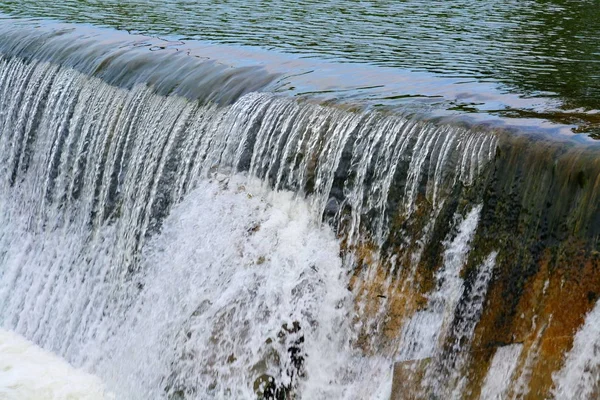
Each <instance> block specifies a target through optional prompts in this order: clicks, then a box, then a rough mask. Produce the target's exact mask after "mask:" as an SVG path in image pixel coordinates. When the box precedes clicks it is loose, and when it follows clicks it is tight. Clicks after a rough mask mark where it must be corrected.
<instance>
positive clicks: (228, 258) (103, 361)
mask: <svg viewBox="0 0 600 400" xmlns="http://www.w3.org/2000/svg"><path fill="white" fill-rule="evenodd" d="M152 68H154V67H152ZM209 97H210V96H209ZM0 117H1V118H0V265H1V267H2V268H1V269H0V304H1V305H2V307H1V308H0V326H2V327H4V328H6V329H10V330H13V331H15V332H17V333H19V334H20V335H23V336H24V337H26V338H27V339H29V340H31V341H32V342H34V343H36V344H37V345H39V346H41V347H42V348H44V349H45V350H47V351H51V352H53V353H55V354H57V355H59V356H61V357H63V358H65V359H66V360H67V361H68V362H70V363H71V364H72V365H74V366H75V367H83V368H84V369H85V370H87V371H91V372H93V373H95V374H97V375H98V376H100V377H101V378H102V379H103V381H104V382H105V384H106V385H107V386H108V387H109V388H110V389H111V390H113V391H114V392H115V393H118V394H119V396H120V397H121V398H124V399H138V398H139V399H146V398H161V397H163V398H165V397H166V398H179V397H181V396H185V398H186V399H189V398H200V399H203V398H207V397H209V398H210V397H214V398H228V397H238V398H248V397H253V396H255V393H256V392H265V391H266V392H269V391H271V392H274V395H276V396H277V395H283V394H285V393H288V392H290V391H291V392H294V393H295V394H296V395H297V396H299V397H300V398H307V399H312V398H349V399H350V398H352V399H354V398H385V397H386V396H389V391H390V389H391V372H392V364H393V359H394V356H395V355H393V354H392V355H390V354H377V353H375V354H363V353H361V352H360V351H359V350H358V348H357V346H355V341H356V331H355V329H356V326H355V325H353V319H354V318H355V317H356V315H355V314H356V313H357V312H358V313H360V310H358V311H357V310H356V307H355V304H354V302H353V300H354V293H352V292H350V291H349V290H348V284H349V279H350V275H351V274H352V273H353V268H354V267H355V265H354V258H353V257H352V254H351V251H347V252H346V254H343V252H342V250H341V248H340V243H339V241H338V238H337V235H343V236H344V237H345V238H346V239H347V240H346V246H347V248H350V249H352V248H353V246H354V245H359V244H360V243H361V242H362V240H363V237H364V236H365V235H368V236H370V237H371V239H372V241H373V242H374V243H376V244H377V245H382V244H383V243H384V242H385V241H386V239H387V237H388V235H389V225H390V220H391V218H392V216H393V215H394V214H397V213H401V214H402V215H405V216H410V215H411V214H412V213H414V212H415V210H416V201H417V198H419V197H421V198H422V199H425V200H426V201H427V202H428V204H431V207H432V210H433V211H432V219H434V218H435V216H436V215H437V214H436V212H437V211H438V210H439V209H440V207H441V205H442V204H443V203H444V199H445V198H446V197H447V195H448V193H449V192H450V191H451V190H452V187H454V186H455V185H463V186H469V185H471V184H472V183H473V180H474V178H475V177H476V175H477V174H478V173H480V172H481V171H482V169H483V167H484V165H485V164H486V162H488V161H489V160H490V159H491V158H492V157H493V156H494V152H495V149H496V139H495V137H494V136H493V135H492V134H489V133H482V132H477V131H476V130H468V129H463V128H457V127H450V126H446V127H440V126H437V125H434V124H429V123H423V122H418V121H416V120H411V119H407V118H404V117H400V116H390V115H382V114H378V113H374V112H355V111H347V110H343V109H339V108H334V107H325V106H321V105H316V104H310V103H299V102H296V101H293V100H291V99H288V98H282V97H277V96H274V95H272V94H267V93H248V94H245V95H243V96H241V97H239V98H236V100H235V101H232V103H231V104H221V105H216V104H214V103H210V102H208V103H207V102H200V101H190V100H189V99H186V98H183V97H178V96H170V97H165V96H161V95H159V94H158V93H157V92H156V91H153V90H151V88H149V87H148V86H147V85H145V84H137V85H134V86H132V87H130V88H127V87H117V86H112V85H109V84H107V83H106V82H105V81H103V80H101V79H98V78H91V77H89V76H87V75H85V74H83V73H81V72H78V71H76V70H74V69H70V68H66V67H61V66H58V65H55V64H52V63H49V62H40V61H37V60H35V59H27V60H24V59H21V58H18V57H8V56H2V58H0ZM479 211H480V208H479V207H475V208H474V209H473V210H472V211H471V212H470V213H469V214H468V215H467V216H466V217H465V218H464V220H463V221H462V222H461V223H459V225H460V226H459V227H458V235H457V236H456V237H455V238H450V239H451V241H450V242H449V243H448V244H447V247H446V249H447V250H446V253H445V255H444V268H443V269H442V270H441V271H440V272H439V274H438V290H437V291H436V293H434V294H432V295H431V298H430V307H429V308H430V312H431V313H433V314H432V315H434V318H433V319H435V322H436V324H437V325H436V327H437V328H436V333H435V334H434V335H430V336H432V337H431V341H432V342H435V340H436V339H435V338H436V337H437V336H439V332H438V331H441V330H444V331H446V330H448V329H449V327H450V323H451V322H452V321H453V319H452V314H453V313H454V312H455V310H457V307H456V305H457V303H458V302H459V301H460V300H461V296H462V295H463V284H462V279H461V278H460V277H459V273H460V270H461V268H462V266H463V264H464V260H465V257H466V255H467V254H468V251H469V240H470V238H471V237H472V235H473V233H474V232H475V229H476V226H477V216H478V215H479ZM323 220H325V221H326V222H328V224H325V225H323V224H322V221H323ZM422 240H427V237H424V238H422ZM414 258H415V260H416V259H417V258H418V256H415V257H414ZM417 261H418V260H417ZM492 264H493V262H492V263H491V264H490V265H492ZM486 265H487V264H486ZM404 267H406V268H408V267H410V266H399V267H398V268H404ZM492 267H493V265H492V266H490V268H492ZM482 271H483V269H482ZM482 274H483V272H482ZM487 276H488V275H485V274H483V275H481V279H479V278H477V282H479V281H480V280H481V281H482V282H484V281H485V282H484V283H485V285H484V284H482V285H480V286H481V288H480V289H481V290H480V291H479V292H477V293H480V292H481V293H484V292H485V289H486V287H487V280H486V279H487V278H486V277H487ZM478 287H479V286H478ZM469 293H470V292H469ZM467 294H468V293H467ZM478 299H479V297H477V296H475V297H473V299H471V300H473V301H474V302H475V303H477V301H479V300H478ZM471 300H469V301H471ZM476 300H477V301H476ZM475 303H473V304H475ZM477 304H479V303H477ZM359 316H360V315H359ZM361 317H362V316H361ZM478 317H479V316H478V315H477V316H474V318H475V320H474V322H473V323H476V319H477V318H478ZM440 321H441V322H440ZM413 347H414V346H413ZM402 351H403V350H402ZM411 357H413V356H411ZM270 382H271V383H272V384H270ZM271 394H273V393H271Z"/></svg>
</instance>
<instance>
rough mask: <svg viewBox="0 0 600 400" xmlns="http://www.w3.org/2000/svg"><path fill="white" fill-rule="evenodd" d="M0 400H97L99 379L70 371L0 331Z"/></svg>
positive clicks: (50, 356)
mask: <svg viewBox="0 0 600 400" xmlns="http://www.w3.org/2000/svg"><path fill="white" fill-rule="evenodd" d="M0 398H1V399H3V400H101V399H112V398H114V397H112V396H110V395H109V394H107V393H105V390H104V387H103V384H102V382H101V381H100V379H99V378H98V377H96V376H94V375H90V374H88V373H86V372H83V371H81V370H78V369H76V368H73V367H72V366H71V365H69V364H68V363H67V362H66V361H64V360H63V359H61V358H60V357H58V356H56V355H54V354H52V353H49V352H47V351H45V350H42V349H41V348H39V347H37V346H36V345H35V344H33V343H31V342H29V341H28V340H26V339H24V338H22V337H21V336H19V335H17V334H15V333H13V332H10V331H6V330H3V329H0Z"/></svg>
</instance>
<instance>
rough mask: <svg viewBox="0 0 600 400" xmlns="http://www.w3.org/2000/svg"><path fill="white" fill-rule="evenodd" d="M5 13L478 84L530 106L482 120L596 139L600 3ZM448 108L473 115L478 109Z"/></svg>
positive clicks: (148, 4)
mask: <svg viewBox="0 0 600 400" xmlns="http://www.w3.org/2000/svg"><path fill="white" fill-rule="evenodd" d="M0 11H2V12H5V13H9V14H11V15H20V16H37V17H43V18H54V19H60V20H65V21H70V22H88V23H93V24H100V25H105V26H111V27H116V28H119V29H124V30H128V31H130V32H135V33H142V34H148V35H155V36H161V35H165V36H168V37H170V38H173V39H177V40H182V41H188V40H190V39H195V40H208V41H212V42H217V43H222V44H223V43H224V44H236V45H251V46H260V47H263V48H266V49H277V50H283V51H285V52H291V53H297V54H300V55H302V56H307V57H313V56H317V57H318V58H321V59H335V60H336V61H343V62H360V63H369V64H375V65H378V66H385V67H392V68H402V69H404V70H406V69H409V70H413V71H422V72H429V73H434V74H437V75H441V76H442V77H444V78H448V79H450V80H451V81H452V84H453V85H463V84H464V85H469V84H472V82H474V81H475V82H478V83H482V82H484V83H486V84H491V85H492V86H494V87H499V90H500V91H501V92H504V93H510V94H515V95H518V96H520V97H523V98H526V99H529V100H530V101H529V103H530V104H528V105H527V106H526V107H525V108H522V107H521V108H519V110H521V111H519V112H517V113H516V114H517V115H515V112H514V110H510V111H506V110H505V108H507V107H505V106H506V104H502V105H501V107H500V108H498V109H494V108H493V107H492V109H489V110H487V111H488V112H492V113H496V114H506V115H507V116H511V117H515V116H516V117H519V118H521V117H529V115H526V114H527V113H528V112H531V111H532V110H533V111H534V112H535V113H539V112H545V113H546V114H547V113H548V111H551V114H550V115H544V116H542V118H545V119H550V120H553V121H555V122H560V123H567V124H579V127H578V128H576V129H578V130H579V131H581V132H586V131H589V130H593V129H594V127H596V128H595V129H598V128H597V127H598V121H597V120H598V119H599V118H598V115H591V116H590V112H592V113H593V112H594V110H598V109H600V7H598V3H597V1H596V0H529V1H523V0H507V1H502V2H497V1H489V0H485V1H477V2H473V1H467V0H456V1H452V2H449V1H443V0H433V1H423V0H407V1H403V2H383V1H350V0H341V1H338V0H336V1H325V2H323V1H316V0H307V1H304V2H288V1H282V0H271V1H257V0H249V1H241V0H230V1H218V2H217V1H208V0H200V1H189V0H178V1H175V0H165V1H146V0H126V1H122V0H105V1H102V2H99V1H88V0H65V1H62V2H58V3H56V4H55V3H54V2H52V3H50V2H39V1H36V0H17V1H14V0H0ZM486 87H487V85H484V86H483V88H486ZM409 94H410V95H415V94H417V95H420V94H428V93H409ZM402 95H405V94H402ZM532 99H533V100H532ZM535 99H539V102H538V103H541V104H542V105H543V106H542V110H540V109H539V108H540V106H539V104H536V101H535ZM549 99H550V100H555V101H548V100H549ZM548 104H551V106H548ZM455 106H456V108H457V109H459V110H461V111H467V112H469V111H472V110H471V109H470V108H472V107H476V106H477V102H474V104H470V103H469V102H468V101H467V102H460V104H456V105H455ZM523 110H525V111H526V112H522V111H523ZM565 112H566V114H565Z"/></svg>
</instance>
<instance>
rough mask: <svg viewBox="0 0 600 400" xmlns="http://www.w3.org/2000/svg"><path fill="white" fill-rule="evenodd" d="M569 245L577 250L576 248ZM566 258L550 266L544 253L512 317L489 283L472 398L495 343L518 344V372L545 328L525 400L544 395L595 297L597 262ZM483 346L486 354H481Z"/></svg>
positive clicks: (599, 289) (499, 285) (499, 289)
mask: <svg viewBox="0 0 600 400" xmlns="http://www.w3.org/2000/svg"><path fill="white" fill-rule="evenodd" d="M570 247H571V248H576V247H577V244H573V245H571V246H570ZM565 253H567V254H568V252H566V251H565ZM569 255H570V257H559V258H558V260H557V262H556V263H552V264H551V263H550V262H549V260H550V258H551V257H550V255H549V252H548V251H547V252H546V254H545V256H544V257H543V260H542V261H541V263H540V264H541V265H540V268H539V271H538V273H537V274H535V275H534V276H532V277H531V278H530V279H529V280H528V281H527V282H526V283H525V286H524V288H523V291H522V294H521V296H520V299H519V302H518V306H517V308H516V310H515V313H514V314H513V315H506V311H507V310H506V309H505V308H504V307H503V304H504V303H505V301H506V298H505V297H504V294H505V290H504V288H503V286H504V284H503V282H502V281H501V280H500V281H496V282H494V284H493V286H492V287H491V288H490V292H489V296H488V304H487V305H486V307H485V310H484V314H483V316H482V318H481V321H480V323H479V325H478V327H477V331H476V337H475V340H474V347H475V349H474V352H473V353H474V354H473V362H472V365H471V367H470V374H469V375H470V376H471V378H472V387H471V389H472V390H473V392H474V394H477V393H478V390H479V388H480V387H481V384H482V383H483V379H484V378H485V374H486V373H487V368H488V366H489V362H490V361H491V357H492V356H493V355H494V350H495V348H496V347H497V346H498V345H504V344H510V343H523V346H524V349H523V352H522V356H521V359H520V362H519V367H518V368H517V372H516V373H517V374H518V373H519V370H520V369H521V368H522V367H523V362H524V359H525V357H526V355H527V353H528V352H529V351H530V350H532V344H534V343H535V340H536V336H537V334H538V330H539V329H543V328H544V327H545V330H544V331H543V333H542V335H541V342H540V347H539V358H538V359H537V362H536V363H535V364H534V366H533V370H532V378H531V381H530V392H529V394H528V396H526V397H525V398H526V399H538V398H545V397H546V396H548V395H549V390H550V389H551V386H552V373H553V372H555V371H557V370H558V369H559V368H560V367H561V365H562V360H563V357H564V354H565V353H566V352H568V351H569V349H570V348H571V345H572V342H573V336H574V334H575V332H576V331H577V330H578V328H579V327H580V326H581V325H582V324H583V322H584V318H585V315H586V314H587V312H588V311H590V310H591V308H592V307H593V306H594V304H595V301H596V297H597V294H598V293H600V261H599V260H598V258H597V257H591V258H590V257H589V255H586V254H584V253H582V252H578V253H577V254H575V255H573V254H569ZM498 267H500V268H502V267H501V266H498ZM544 289H545V290H544ZM515 295H519V294H518V293H515ZM533 321H535V325H534V324H533ZM486 348H489V349H490V350H491V351H486V350H485V349H486ZM476 349H479V351H477V350H476ZM476 397H477V396H476V395H475V396H474V398H476Z"/></svg>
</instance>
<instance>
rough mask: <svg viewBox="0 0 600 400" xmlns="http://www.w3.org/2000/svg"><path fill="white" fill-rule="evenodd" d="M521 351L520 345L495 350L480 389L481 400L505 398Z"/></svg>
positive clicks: (521, 346)
mask: <svg viewBox="0 0 600 400" xmlns="http://www.w3.org/2000/svg"><path fill="white" fill-rule="evenodd" d="M522 349H523V345H522V344H511V345H509V346H502V347H498V349H496V353H495V354H494V357H493V358H492V364H491V366H490V368H489V370H488V373H487V375H486V376H485V380H484V382H483V387H482V388H481V400H501V399H505V398H507V397H506V396H507V392H508V390H509V388H510V386H511V383H512V381H513V373H514V372H515V368H516V367H517V362H518V361H519V356H520V354H521V350H522Z"/></svg>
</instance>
